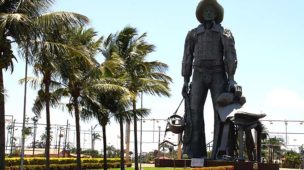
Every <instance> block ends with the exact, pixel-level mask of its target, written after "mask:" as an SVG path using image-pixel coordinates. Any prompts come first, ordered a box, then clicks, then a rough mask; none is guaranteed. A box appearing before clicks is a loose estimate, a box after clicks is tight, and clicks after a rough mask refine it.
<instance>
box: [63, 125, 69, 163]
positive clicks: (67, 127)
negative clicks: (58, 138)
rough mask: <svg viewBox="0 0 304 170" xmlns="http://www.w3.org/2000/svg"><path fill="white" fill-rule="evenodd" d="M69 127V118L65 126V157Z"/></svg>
mask: <svg viewBox="0 0 304 170" xmlns="http://www.w3.org/2000/svg"><path fill="white" fill-rule="evenodd" d="M68 129H69V120H67V124H66V127H65V137H64V148H63V157H65V152H66V145H67V138H68Z"/></svg>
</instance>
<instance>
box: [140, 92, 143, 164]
mask: <svg viewBox="0 0 304 170" xmlns="http://www.w3.org/2000/svg"><path fill="white" fill-rule="evenodd" d="M140 101H141V102H140V107H141V109H142V108H143V92H141V100H140ZM142 123H143V117H142V116H141V118H140V145H139V146H140V147H139V150H140V151H139V169H140V170H141V164H142Z"/></svg>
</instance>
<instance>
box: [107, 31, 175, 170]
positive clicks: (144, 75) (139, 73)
mask: <svg viewBox="0 0 304 170" xmlns="http://www.w3.org/2000/svg"><path fill="white" fill-rule="evenodd" d="M146 36H147V34H146V33H144V34H142V35H139V36H138V33H137V30H136V29H135V28H132V27H128V26H127V27H125V28H124V29H123V30H122V31H120V32H118V33H117V34H115V35H114V36H112V40H111V41H112V42H114V44H115V48H116V50H117V56H118V57H119V58H120V59H121V61H122V62H121V63H122V68H123V79H124V81H125V87H126V88H128V89H129V91H130V92H131V93H132V95H133V96H134V97H133V99H132V109H133V111H134V112H135V110H136V109H137V108H136V97H137V96H138V95H139V93H141V92H142V93H148V94H152V95H158V96H162V95H165V96H169V95H170V94H169V83H170V82H171V81H172V80H171V78H170V77H169V76H167V75H166V74H165V71H166V70H167V68H168V66H167V65H166V64H165V63H162V62H160V61H151V62H149V61H146V60H147V59H146V58H147V55H148V54H150V53H151V52H153V51H154V46H153V45H152V44H149V43H147V42H146V41H145V37H146ZM137 119H138V117H137V115H136V114H134V115H133V123H134V151H135V152H134V155H135V170H138V149H137ZM126 133H127V134H126V135H127V136H130V135H129V134H130V124H128V125H127V131H126ZM126 143H127V149H126V152H129V146H128V144H129V140H128V139H127V141H126Z"/></svg>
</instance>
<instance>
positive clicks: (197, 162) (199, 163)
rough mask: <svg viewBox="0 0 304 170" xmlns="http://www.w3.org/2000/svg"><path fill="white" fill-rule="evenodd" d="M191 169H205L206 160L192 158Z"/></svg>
mask: <svg viewBox="0 0 304 170" xmlns="http://www.w3.org/2000/svg"><path fill="white" fill-rule="evenodd" d="M191 167H204V158H192V159H191Z"/></svg>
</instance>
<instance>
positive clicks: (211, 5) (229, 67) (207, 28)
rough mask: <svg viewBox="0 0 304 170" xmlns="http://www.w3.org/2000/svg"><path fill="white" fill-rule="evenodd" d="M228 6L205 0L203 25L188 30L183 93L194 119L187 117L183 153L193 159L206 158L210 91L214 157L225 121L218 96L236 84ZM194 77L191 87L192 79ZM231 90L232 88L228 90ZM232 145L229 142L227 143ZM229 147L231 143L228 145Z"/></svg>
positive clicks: (199, 12) (201, 7)
mask: <svg viewBox="0 0 304 170" xmlns="http://www.w3.org/2000/svg"><path fill="white" fill-rule="evenodd" d="M223 17H224V9H223V7H222V6H221V5H220V4H218V2H217V1H216V0H202V1H200V2H199V4H198V6H197V9H196V18H197V19H198V21H199V22H200V25H199V26H198V27H196V28H194V29H192V30H191V31H189V32H188V34H187V37H186V41H185V49H184V56H183V62H182V76H183V77H184V85H183V89H182V94H183V96H184V98H187V97H188V98H189V101H190V113H191V114H190V115H188V118H189V117H191V118H190V121H188V120H186V122H187V123H186V129H185V132H184V142H183V152H184V154H188V156H189V157H191V158H206V157H207V151H206V139H205V127H204V126H205V125H204V104H205V101H206V97H207V93H208V90H210V92H211V98H212V103H213V109H214V137H213V149H212V156H211V159H216V157H217V156H216V154H217V153H218V148H219V147H220V145H221V137H222V132H223V126H224V123H223V122H222V121H221V120H220V115H219V112H218V108H219V104H218V102H217V99H218V97H219V96H220V95H221V94H222V93H224V92H227V89H231V88H232V87H236V82H235V81H234V74H235V70H236V67H237V57H236V51H235V45H234V44H235V43H234V38H233V36H232V33H231V32H230V30H228V29H225V28H223V27H222V26H221V22H222V21H223ZM191 76H192V81H191V87H190V83H189V81H190V78H191ZM228 91H229V90H228ZM227 143H228V144H229V141H228V142H227ZM227 148H229V145H227Z"/></svg>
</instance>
